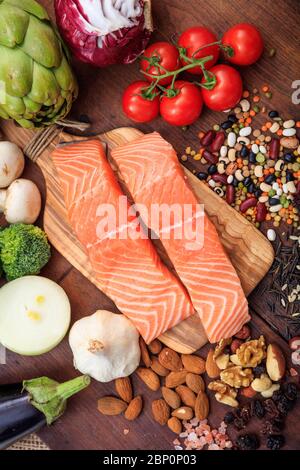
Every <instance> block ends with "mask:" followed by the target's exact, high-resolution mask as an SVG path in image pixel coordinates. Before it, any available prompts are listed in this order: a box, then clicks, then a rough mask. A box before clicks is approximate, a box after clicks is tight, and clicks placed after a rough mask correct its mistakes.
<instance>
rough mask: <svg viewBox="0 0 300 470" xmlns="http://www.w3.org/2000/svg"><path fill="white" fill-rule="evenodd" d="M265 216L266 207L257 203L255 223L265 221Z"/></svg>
mask: <svg viewBox="0 0 300 470" xmlns="http://www.w3.org/2000/svg"><path fill="white" fill-rule="evenodd" d="M266 216H267V206H266V205H265V204H264V203H263V202H259V203H258V204H257V213H256V221H257V222H263V221H264V220H266Z"/></svg>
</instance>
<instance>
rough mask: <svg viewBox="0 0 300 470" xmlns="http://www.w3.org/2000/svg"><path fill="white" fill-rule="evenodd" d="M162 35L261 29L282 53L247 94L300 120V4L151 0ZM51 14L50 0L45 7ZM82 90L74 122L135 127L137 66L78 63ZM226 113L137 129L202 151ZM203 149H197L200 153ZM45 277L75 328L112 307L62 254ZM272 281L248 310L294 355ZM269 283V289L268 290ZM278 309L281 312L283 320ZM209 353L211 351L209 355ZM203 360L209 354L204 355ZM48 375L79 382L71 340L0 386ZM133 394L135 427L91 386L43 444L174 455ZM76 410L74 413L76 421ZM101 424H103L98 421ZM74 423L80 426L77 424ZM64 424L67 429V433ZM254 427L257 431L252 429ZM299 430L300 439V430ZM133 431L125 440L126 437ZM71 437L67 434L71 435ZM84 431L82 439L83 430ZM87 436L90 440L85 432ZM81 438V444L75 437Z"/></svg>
mask: <svg viewBox="0 0 300 470" xmlns="http://www.w3.org/2000/svg"><path fill="white" fill-rule="evenodd" d="M152 2H153V12H154V22H155V27H156V31H155V33H154V34H153V40H157V39H159V40H160V39H165V40H168V39H170V38H171V36H172V35H173V34H174V33H180V32H181V31H183V30H184V29H186V28H187V27H189V26H192V25H195V24H203V25H206V26H209V27H210V28H211V29H212V30H214V31H215V32H216V34H217V35H219V36H221V34H222V32H223V31H224V30H225V29H226V28H228V27H229V26H230V25H232V24H234V23H238V22H243V21H249V22H252V23H254V24H256V25H257V26H258V27H259V28H260V30H261V32H262V34H263V37H264V40H265V44H266V50H269V49H270V48H275V49H276V55H275V57H274V58H272V59H270V58H269V57H268V54H267V53H265V54H264V56H263V58H262V59H261V60H260V61H259V63H258V64H256V65H255V66H252V67H251V68H244V69H243V71H242V75H243V78H244V82H245V87H248V88H249V89H253V87H257V88H259V87H261V86H262V84H264V83H267V84H270V85H271V87H272V91H273V99H272V108H273V109H277V110H279V111H280V113H281V114H282V115H283V116H285V117H293V118H297V119H298V120H299V118H300V112H299V106H298V107H297V106H296V105H293V104H292V100H291V94H292V91H293V90H292V82H293V81H294V80H296V79H300V54H299V47H300V43H299V38H300V34H299V33H300V27H299V24H300V2H299V1H298V0H284V1H283V0H264V1H261V0H252V1H251V2H250V1H248V0H231V1H229V0H210V1H209V2H205V1H202V0H189V1H186V2H182V0H181V1H180V0H163V1H162V0H152ZM41 3H43V4H44V5H45V6H46V7H47V8H48V10H49V12H50V13H51V14H53V8H52V4H53V1H52V0H42V1H41ZM74 68H75V71H76V73H77V76H78V79H79V85H80V96H79V99H78V101H77V102H76V103H75V105H74V108H73V112H72V116H73V117H74V118H79V117H80V115H84V114H86V115H88V116H89V118H90V119H91V121H92V131H95V132H97V133H100V132H105V131H108V130H109V129H112V128H116V127H120V126H126V125H129V126H131V125H132V123H131V122H130V121H129V120H128V119H127V118H126V117H125V116H124V115H123V114H122V110H121V105H120V103H121V95H122V91H123V89H124V88H125V86H126V85H128V84H129V83H130V82H131V81H133V80H135V79H139V73H138V65H137V64H132V65H130V66H113V67H110V68H107V69H103V70H99V69H94V68H93V67H90V66H87V65H84V64H79V63H77V62H75V63H74ZM223 119H224V114H222V113H219V114H218V113H211V112H208V111H207V110H206V111H205V112H204V113H203V116H202V117H201V120H199V121H198V122H197V123H196V124H194V125H193V126H191V127H190V129H189V130H188V131H187V132H183V131H181V130H180V129H177V128H172V127H170V126H168V125H167V124H164V123H163V122H162V121H161V120H156V121H155V122H154V123H151V124H149V125H142V126H139V128H140V129H141V130H142V131H144V132H150V131H153V130H157V131H159V132H161V134H162V135H163V136H164V137H165V138H167V139H168V140H169V141H170V142H171V143H172V144H173V145H174V146H175V148H176V149H177V151H178V152H179V153H182V152H184V149H185V147H186V146H187V145H192V146H193V145H194V146H195V147H196V146H197V145H198V139H197V133H198V132H199V130H201V129H203V130H207V129H209V127H210V125H211V124H213V123H216V122H221V121H222V120H223ZM196 148H197V147H196ZM187 165H188V166H189V168H190V169H197V168H200V166H199V165H197V162H194V161H193V162H188V163H187ZM25 175H27V176H30V178H31V179H33V180H34V181H36V182H37V184H38V186H39V187H40V189H41V191H42V193H43V195H44V196H45V187H44V182H43V180H42V177H41V173H40V171H39V170H38V168H37V167H35V166H34V165H33V164H31V163H29V164H28V165H27V168H26V173H25ZM43 275H45V276H47V277H49V278H51V279H53V280H55V281H56V282H58V283H59V284H60V285H61V286H62V287H63V288H64V289H65V291H66V292H67V294H68V296H69V298H70V301H71V305H72V318H73V321H74V320H76V319H78V318H80V317H81V316H85V315H89V314H91V313H93V312H94V311H95V310H97V309H99V308H104V309H109V308H110V307H111V305H112V304H111V302H110V301H109V300H107V302H105V303H103V302H101V303H100V302H99V298H100V294H99V291H98V290H97V289H96V287H95V286H93V285H92V284H91V283H90V282H89V281H87V280H86V279H85V278H84V277H83V276H82V275H81V274H79V273H78V271H76V270H75V269H74V268H73V267H72V266H71V265H70V264H69V263H68V262H67V261H66V260H65V259H64V258H63V257H62V256H61V255H60V254H59V253H57V252H55V250H53V256H52V259H51V261H50V263H49V264H48V266H47V267H46V268H45V269H44V271H43ZM268 282H269V281H268V279H266V280H265V281H263V283H262V284H261V286H260V287H259V288H258V289H257V290H256V291H255V292H254V293H253V294H252V295H251V297H250V306H251V310H252V313H253V332H254V335H258V334H259V333H260V332H263V333H264V334H265V335H266V337H267V339H269V340H272V341H277V342H278V343H280V344H281V345H282V347H283V348H284V349H285V351H286V353H287V355H288V353H289V350H288V346H287V344H286V342H285V341H283V339H282V338H281V337H280V335H279V334H278V332H274V331H273V330H272V329H271V328H270V326H269V325H268V324H271V325H272V328H273V329H274V328H276V327H277V328H279V330H280V332H281V333H282V332H283V323H282V321H281V320H280V319H279V320H278V317H276V319H275V318H274V317H273V316H272V314H271V312H270V311H269V307H268V306H267V300H268V295H264V296H261V292H262V291H263V289H264V285H267V283H268ZM264 283H266V284H264ZM280 308H281V307H280V305H278V306H276V311H277V313H278V312H280ZM206 348H207V347H206ZM204 354H205V348H204V349H203V351H200V355H204ZM45 373H46V374H47V375H49V376H52V377H53V378H56V379H57V380H66V379H68V378H71V377H73V376H74V369H73V367H72V358H71V353H70V350H69V347H68V344H67V341H66V340H65V341H64V342H63V343H62V344H61V345H60V346H59V347H58V348H56V350H55V351H54V354H52V355H51V357H50V356H49V354H45V355H43V356H41V357H36V358H25V357H21V356H18V355H15V354H12V353H9V354H8V366H2V367H1V369H0V382H1V383H6V382H8V381H18V380H21V379H22V378H30V377H35V376H39V375H43V374H45ZM134 385H135V390H136V392H137V393H142V395H143V397H144V401H145V403H146V406H145V410H144V412H143V414H142V416H141V417H140V418H139V419H138V420H137V421H136V422H134V423H128V422H126V421H125V419H123V418H121V417H116V418H106V417H103V416H101V415H100V414H99V415H98V412H97V409H96V400H97V398H99V397H100V396H103V395H105V394H110V393H112V391H113V385H112V384H100V383H97V384H95V383H94V384H93V390H94V394H88V393H87V392H82V394H81V395H80V396H78V397H76V398H74V399H73V400H72V401H71V402H70V406H69V408H68V411H67V413H66V415H65V417H64V419H63V420H62V419H61V420H59V421H58V422H57V423H56V424H55V425H54V426H53V427H51V428H46V429H44V430H42V431H41V432H40V436H41V437H42V439H43V440H44V441H45V442H46V443H48V444H49V445H50V447H51V448H53V449H171V448H172V441H173V439H174V435H173V434H172V433H171V432H170V431H169V430H168V429H166V428H162V427H160V426H159V425H157V424H155V423H154V422H153V420H152V417H151V401H152V399H153V398H155V397H156V395H157V394H155V393H152V392H149V391H147V390H146V388H145V387H144V386H143V385H142V384H141V383H140V382H138V381H137V380H136V378H135V380H134ZM211 403H212V413H211V422H212V424H214V425H217V424H218V423H219V422H220V420H221V419H222V417H223V415H224V413H225V412H226V411H227V409H226V407H224V406H221V405H219V404H217V403H216V402H215V400H213V399H212V400H211ZM75 410H76V413H72V411H73V412H74V411H75ZM95 416H96V418H97V419H95ZM74 417H75V418H74ZM299 420H300V406H298V408H297V409H296V410H295V412H294V413H292V415H291V416H290V417H289V420H288V424H287V429H286V437H287V445H286V448H290V449H300V433H299V432H298V431H299V422H300V421H299ZM64 423H67V424H66V426H67V427H65V425H64ZM254 426H256V425H254ZM297 427H298V431H297V432H295V429H296V428H297ZM125 428H126V429H129V433H128V434H127V435H124V434H123V430H124V429H125ZM66 429H67V432H66ZM79 429H81V432H80V433H79V432H78V430H79ZM82 431H84V432H82ZM77 436H78V437H77Z"/></svg>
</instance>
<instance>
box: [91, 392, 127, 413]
mask: <svg viewBox="0 0 300 470" xmlns="http://www.w3.org/2000/svg"><path fill="white" fill-rule="evenodd" d="M126 408H127V403H126V402H125V401H123V400H121V399H120V398H116V397H102V398H100V399H99V400H98V410H99V411H100V413H102V414H103V415H108V416H117V415H120V414H121V413H123V411H125V410H126Z"/></svg>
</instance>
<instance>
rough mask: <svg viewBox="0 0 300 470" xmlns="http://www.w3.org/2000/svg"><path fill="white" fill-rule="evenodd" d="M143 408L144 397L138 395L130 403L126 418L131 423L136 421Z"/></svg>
mask: <svg viewBox="0 0 300 470" xmlns="http://www.w3.org/2000/svg"><path fill="white" fill-rule="evenodd" d="M142 408H143V400H142V397H141V396H140V395H138V396H137V397H134V399H133V400H131V402H130V403H129V405H128V407H127V410H126V411H125V413H124V416H125V418H126V419H128V420H129V421H134V420H135V419H136V418H137V417H138V416H139V415H140V414H141V411H142Z"/></svg>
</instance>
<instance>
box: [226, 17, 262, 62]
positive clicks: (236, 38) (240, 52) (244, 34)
mask: <svg viewBox="0 0 300 470" xmlns="http://www.w3.org/2000/svg"><path fill="white" fill-rule="evenodd" d="M222 44H223V45H224V46H231V47H232V48H233V51H234V55H233V57H229V56H228V55H226V58H227V59H228V61H229V62H232V63H233V64H237V65H251V64H254V62H256V61H257V60H258V59H259V58H260V56H261V54H262V52H263V49H264V42H263V38H262V37H261V34H260V32H259V31H258V29H257V28H256V27H255V26H253V25H252V24H249V23H240V24H236V25H235V26H233V27H232V28H230V29H228V31H226V33H225V34H224V36H223V39H222Z"/></svg>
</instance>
